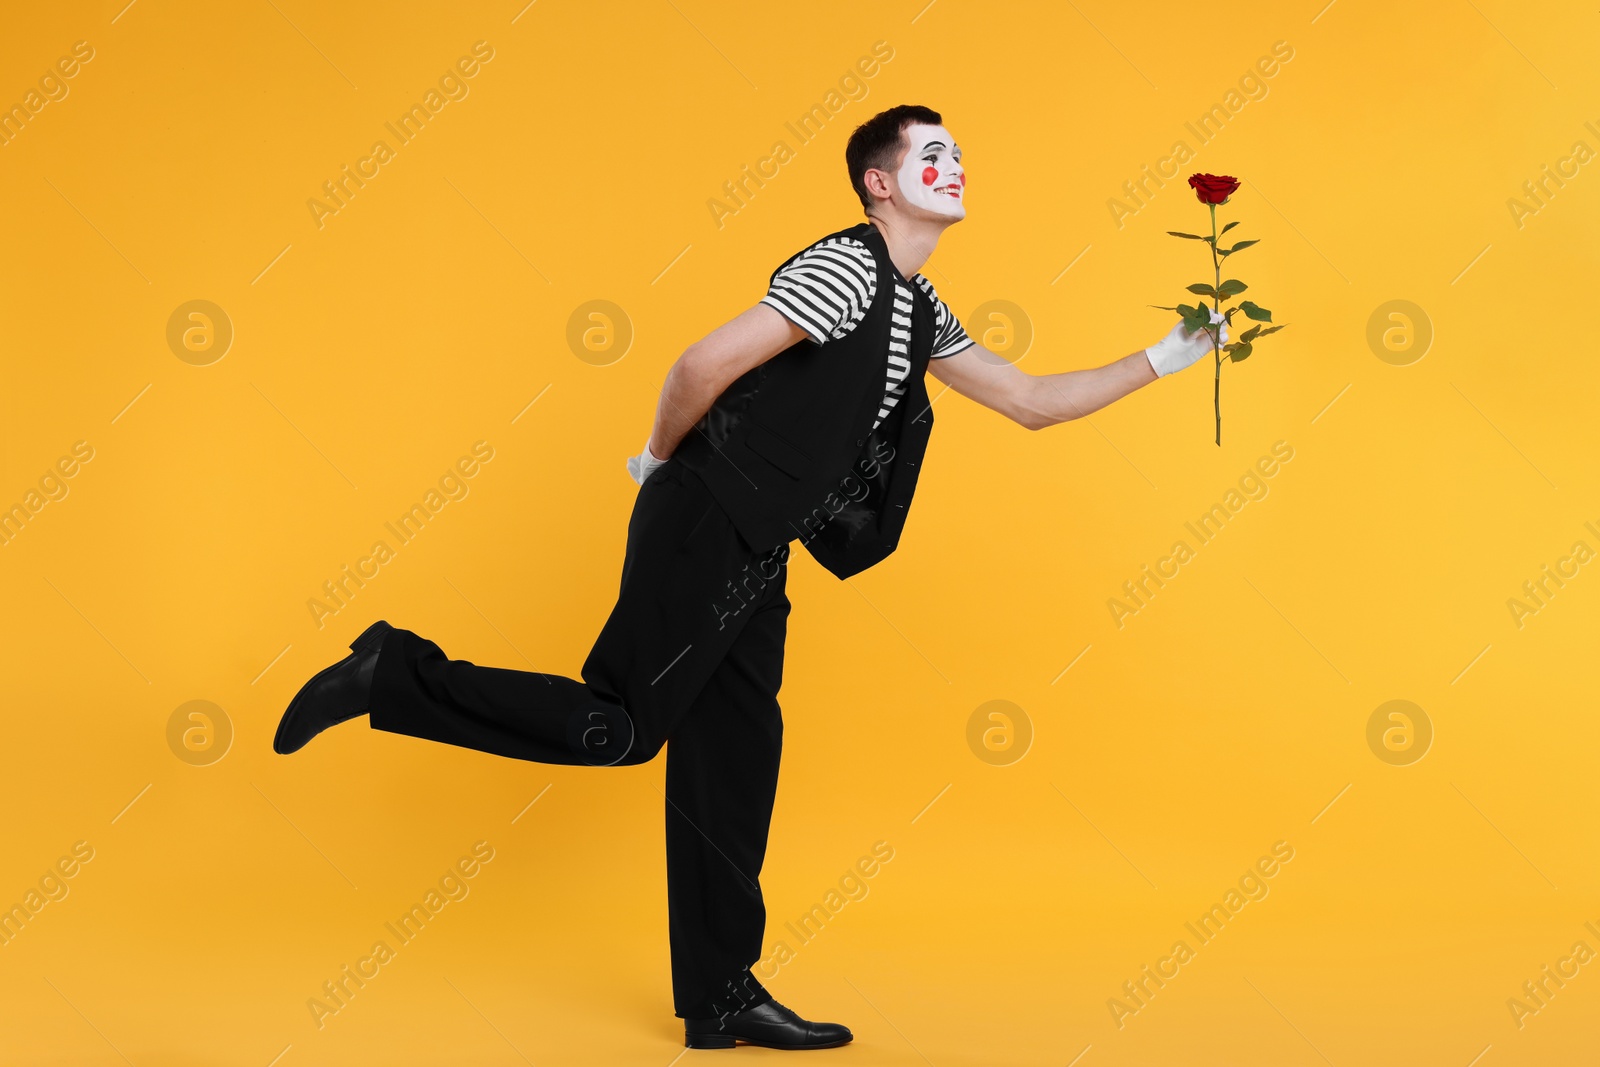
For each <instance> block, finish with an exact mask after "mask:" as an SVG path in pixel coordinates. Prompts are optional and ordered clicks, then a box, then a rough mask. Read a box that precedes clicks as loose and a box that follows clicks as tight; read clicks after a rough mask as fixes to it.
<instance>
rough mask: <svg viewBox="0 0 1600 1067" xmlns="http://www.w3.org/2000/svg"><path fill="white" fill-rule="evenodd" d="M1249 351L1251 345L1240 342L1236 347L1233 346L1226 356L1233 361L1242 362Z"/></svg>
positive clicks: (1248, 356)
mask: <svg viewBox="0 0 1600 1067" xmlns="http://www.w3.org/2000/svg"><path fill="white" fill-rule="evenodd" d="M1251 351H1252V349H1251V346H1250V345H1249V344H1248V343H1246V344H1241V345H1240V346H1239V347H1238V348H1235V349H1234V350H1233V351H1232V352H1229V353H1228V358H1229V359H1231V360H1233V361H1234V362H1235V363H1243V362H1244V361H1245V360H1247V359H1249V358H1250V352H1251Z"/></svg>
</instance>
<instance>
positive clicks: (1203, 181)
mask: <svg viewBox="0 0 1600 1067" xmlns="http://www.w3.org/2000/svg"><path fill="white" fill-rule="evenodd" d="M1189 186H1190V188H1192V189H1193V190H1194V195H1195V196H1197V197H1199V198H1200V202H1201V203H1202V204H1226V203H1227V202H1228V197H1230V196H1232V195H1233V194H1234V192H1235V191H1236V190H1237V189H1238V188H1239V179H1237V178H1234V177H1231V176H1229V175H1227V174H1191V175H1189Z"/></svg>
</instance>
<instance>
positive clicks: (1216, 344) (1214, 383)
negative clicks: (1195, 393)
mask: <svg viewBox="0 0 1600 1067" xmlns="http://www.w3.org/2000/svg"><path fill="white" fill-rule="evenodd" d="M1208 206H1209V207H1210V208H1211V268H1212V271H1213V272H1214V274H1215V276H1216V281H1215V282H1214V283H1213V287H1212V292H1213V293H1214V294H1220V293H1221V291H1222V259H1221V258H1220V257H1219V256H1218V255H1217V205H1215V204H1210V205H1208ZM1211 306H1212V308H1213V309H1215V310H1216V312H1217V313H1218V314H1221V312H1222V297H1221V296H1220V295H1214V296H1212V298H1211ZM1220 330H1221V327H1219V326H1213V327H1211V329H1210V333H1211V353H1212V355H1214V356H1215V357H1216V359H1217V369H1216V373H1215V375H1213V377H1212V379H1211V406H1212V407H1213V408H1214V409H1215V410H1216V413H1217V447H1218V448H1221V447H1222V345H1221V342H1220V339H1219V337H1218V334H1219V332H1220Z"/></svg>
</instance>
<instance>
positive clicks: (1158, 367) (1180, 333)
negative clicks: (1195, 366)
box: [1144, 311, 1228, 378]
mask: <svg viewBox="0 0 1600 1067" xmlns="http://www.w3.org/2000/svg"><path fill="white" fill-rule="evenodd" d="M1211 322H1212V325H1216V324H1217V323H1221V324H1222V326H1221V329H1222V333H1221V335H1220V336H1221V340H1220V341H1219V342H1218V343H1219V344H1227V343H1228V322H1227V317H1226V316H1224V315H1223V314H1222V313H1221V312H1217V311H1213V312H1212V313H1211ZM1144 354H1145V358H1147V359H1149V360H1150V368H1151V369H1152V370H1154V371H1155V372H1156V377H1158V378H1165V377H1166V376H1167V375H1169V374H1171V373H1173V372H1174V371H1180V370H1182V369H1183V368H1185V367H1187V366H1188V365H1189V364H1191V363H1193V362H1195V361H1196V360H1198V359H1200V358H1201V357H1202V356H1208V355H1210V354H1211V334H1210V332H1209V331H1207V330H1203V329H1202V330H1196V331H1195V332H1194V333H1193V334H1190V333H1189V332H1188V331H1186V330H1185V329H1184V328H1183V322H1182V320H1179V322H1178V324H1177V325H1176V326H1174V327H1173V328H1172V332H1170V333H1168V334H1167V336H1165V337H1163V338H1162V339H1161V340H1159V341H1157V342H1156V343H1155V344H1153V345H1151V346H1150V347H1149V348H1147V349H1145V350H1144Z"/></svg>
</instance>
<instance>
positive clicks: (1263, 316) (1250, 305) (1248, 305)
mask: <svg viewBox="0 0 1600 1067" xmlns="http://www.w3.org/2000/svg"><path fill="white" fill-rule="evenodd" d="M1239 307H1240V309H1241V310H1243V311H1244V313H1245V314H1246V315H1249V316H1250V317H1251V318H1252V319H1255V320H1256V321H1257V322H1271V321H1272V312H1270V311H1268V310H1267V309H1266V308H1264V307H1262V306H1261V305H1259V304H1257V303H1256V302H1255V301H1253V300H1244V301H1241V302H1240V304H1239Z"/></svg>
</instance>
